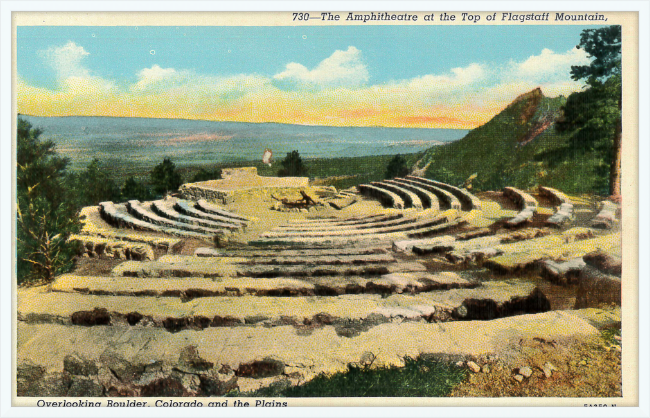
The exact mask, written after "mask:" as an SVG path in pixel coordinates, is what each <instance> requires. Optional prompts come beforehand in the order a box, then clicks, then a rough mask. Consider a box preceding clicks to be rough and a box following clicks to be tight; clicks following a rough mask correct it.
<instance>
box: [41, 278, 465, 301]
mask: <svg viewBox="0 0 650 418" xmlns="http://www.w3.org/2000/svg"><path fill="white" fill-rule="evenodd" d="M476 286H478V283H476V282H471V281H469V280H466V279H463V278H461V277H460V276H459V275H458V274H456V273H452V272H442V273H436V274H431V273H426V272H415V273H391V274H386V275H383V276H376V277H362V276H346V277H340V276H331V277H328V276H322V277H313V278H302V279H296V278H288V277H277V278H271V279H266V278H250V277H237V278H220V279H206V278H201V277H187V278H183V279H173V278H172V279H169V278H128V277H92V276H75V275H68V274H65V275H62V276H60V277H58V278H57V279H56V281H55V282H54V283H53V284H52V290H53V291H55V292H67V293H84V294H91V295H110V296H155V297H180V298H182V299H184V300H190V299H194V298H200V297H214V296H276V297H279V296H338V295H344V294H362V293H365V294H392V293H421V292H429V291H434V290H449V289H456V288H473V287H476Z"/></svg>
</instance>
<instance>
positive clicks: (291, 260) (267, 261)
mask: <svg viewBox="0 0 650 418" xmlns="http://www.w3.org/2000/svg"><path fill="white" fill-rule="evenodd" d="M395 261H396V260H395V258H394V257H393V256H392V255H390V254H358V255H313V256H283V255H268V256H264V257H251V258H249V259H248V261H247V262H245V263H242V264H248V265H262V264H264V265H347V264H355V265H365V264H377V263H394V262H395Z"/></svg>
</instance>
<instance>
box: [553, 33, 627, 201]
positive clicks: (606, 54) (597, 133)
mask: <svg viewBox="0 0 650 418" xmlns="http://www.w3.org/2000/svg"><path fill="white" fill-rule="evenodd" d="M577 48H582V49H584V50H585V52H587V54H588V55H589V57H590V58H593V60H592V61H591V62H590V64H589V65H579V66H572V67H571V78H572V79H574V80H584V81H585V83H586V85H587V87H588V88H587V89H586V90H584V91H580V92H576V93H573V94H571V95H570V96H569V98H568V99H567V102H566V104H565V106H564V107H563V116H562V118H561V119H560V120H559V121H558V123H557V124H556V129H558V131H560V132H567V131H575V133H574V134H573V136H572V138H571V145H572V147H573V148H574V149H579V150H582V151H596V152H598V153H599V155H601V158H602V160H603V164H602V166H605V165H608V166H609V182H608V186H609V194H610V195H620V170H621V117H622V113H621V107H622V106H621V104H622V85H621V77H622V74H621V27H620V26H609V27H605V28H599V29H586V30H583V31H582V34H581V36H580V44H579V45H578V46H577Z"/></svg>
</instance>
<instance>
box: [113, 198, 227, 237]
mask: <svg viewBox="0 0 650 418" xmlns="http://www.w3.org/2000/svg"><path fill="white" fill-rule="evenodd" d="M148 206H149V204H147V203H145V204H143V203H141V202H140V201H138V200H129V201H128V202H127V203H126V209H127V211H128V212H129V213H130V214H132V215H133V216H135V217H137V218H138V219H140V220H142V221H145V222H149V223H152V224H155V225H160V226H163V227H167V228H174V229H181V230H185V231H190V232H197V233H199V234H204V235H208V236H210V235H216V234H219V233H220V232H221V231H222V230H219V229H212V228H206V227H203V226H195V225H190V224H187V223H184V222H175V221H172V220H170V219H167V218H163V217H162V216H159V215H156V214H155V213H154V212H152V211H151V210H150V209H149V208H148Z"/></svg>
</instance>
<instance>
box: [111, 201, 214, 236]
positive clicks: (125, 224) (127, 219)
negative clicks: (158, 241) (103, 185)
mask: <svg viewBox="0 0 650 418" xmlns="http://www.w3.org/2000/svg"><path fill="white" fill-rule="evenodd" d="M99 208H100V210H99V213H100V215H101V217H102V218H103V219H104V220H105V221H106V222H108V223H109V224H111V225H114V226H117V227H121V228H130V229H136V230H141V231H148V232H160V233H165V234H169V235H174V236H177V237H183V238H199V239H212V237H211V236H210V235H207V234H203V233H199V232H192V231H183V230H181V229H176V228H168V227H164V226H160V225H155V224H152V223H150V222H146V221H143V220H141V219H138V218H135V217H134V216H131V215H130V214H129V213H128V212H124V211H122V210H120V209H118V208H117V207H116V206H115V205H114V204H113V202H101V203H100V204H99Z"/></svg>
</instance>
